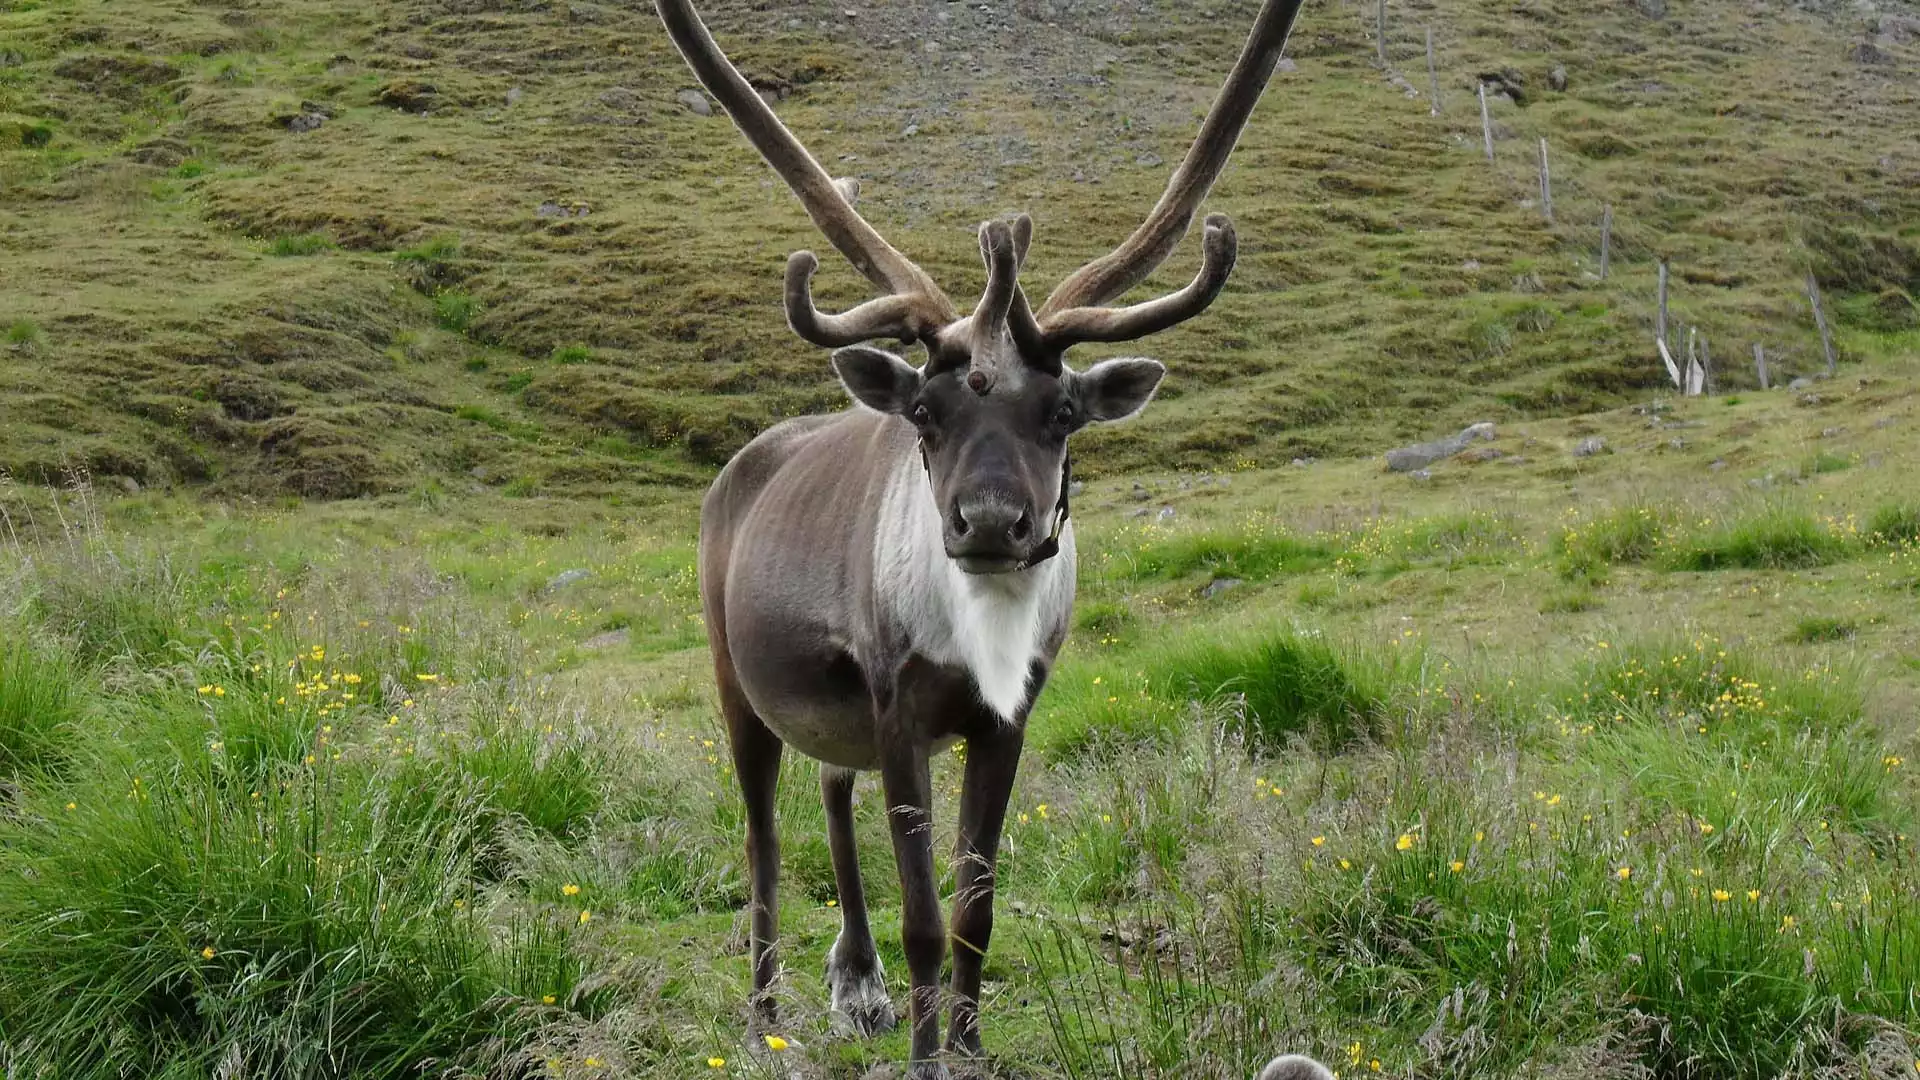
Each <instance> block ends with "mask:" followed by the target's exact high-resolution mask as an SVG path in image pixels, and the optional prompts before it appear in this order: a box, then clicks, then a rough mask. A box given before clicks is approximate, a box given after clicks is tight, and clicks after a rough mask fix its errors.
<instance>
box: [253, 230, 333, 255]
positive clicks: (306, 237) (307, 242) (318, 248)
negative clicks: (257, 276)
mask: <svg viewBox="0 0 1920 1080" xmlns="http://www.w3.org/2000/svg"><path fill="white" fill-rule="evenodd" d="M338 247H339V245H338V244H335V243H334V242H333V239H332V238H331V237H329V236H327V235H326V234H325V233H299V234H297V235H293V236H276V237H274V238H273V240H272V242H271V243H269V244H268V245H267V253H268V254H270V255H274V256H276V257H279V258H291V257H298V256H302V255H318V254H320V253H321V252H325V251H334V250H337V249H338Z"/></svg>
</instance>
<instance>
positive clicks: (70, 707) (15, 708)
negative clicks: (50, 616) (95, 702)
mask: <svg viewBox="0 0 1920 1080" xmlns="http://www.w3.org/2000/svg"><path fill="white" fill-rule="evenodd" d="M82 700H83V691H82V674H81V671H80V669H79V666H78V665H77V664H76V663H75V662H74V660H73V658H72V657H71V656H69V655H67V653H66V652H65V651H64V650H62V649H60V648H57V647H52V646H44V645H40V644H38V643H35V642H34V641H32V640H30V639H29V638H28V637H27V636H26V634H24V633H22V632H20V631H17V630H10V629H7V628H5V627H0V776H9V775H11V776H16V777H17V776H19V775H20V774H22V773H27V772H34V771H40V770H45V769H48V768H50V767H52V766H55V765H56V764H57V763H58V762H59V761H60V760H61V759H62V758H63V757H64V756H65V754H66V751H67V748H68V745H69V743H70V742H71V740H73V739H74V738H75V737H77V734H78V733H77V732H76V730H75V725H76V723H77V722H78V721H79V719H80V714H81V703H82Z"/></svg>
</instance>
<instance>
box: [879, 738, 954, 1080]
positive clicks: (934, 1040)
mask: <svg viewBox="0 0 1920 1080" xmlns="http://www.w3.org/2000/svg"><path fill="white" fill-rule="evenodd" d="M878 719H879V722H880V732H881V740H882V744H883V745H882V747H881V761H880V782H881V786H882V787H883V788H884V789H885V791H886V796H887V820H888V822H889V823H890V825H891V826H892V829H893V858H894V862H895V864H896V865H897V866H898V867H899V870H900V943H901V945H902V947H903V948H904V950H905V952H906V954H907V972H908V976H909V978H910V981H911V983H912V989H911V990H910V991H909V992H908V995H907V1015H908V1017H909V1018H910V1023H911V1024H912V1031H913V1055H912V1058H911V1059H910V1063H909V1065H908V1067H907V1076H908V1077H909V1080H946V1076H947V1068H946V1066H945V1065H942V1064H941V1063H940V1062H939V1060H938V1059H937V1057H936V1054H937V1052H938V1050H939V1046H940V961H941V958H942V957H943V956H944V955H945V953H946V931H945V928H944V927H943V926H942V925H941V918H940V893H939V891H938V888H937V886H936V885H935V883H934V879H933V784H932V781H931V779H930V778H929V776H928V769H927V754H928V747H927V744H926V743H925V742H924V741H923V740H922V739H920V738H919V737H918V733H917V732H916V731H915V730H914V728H915V725H914V724H913V723H912V721H911V719H909V718H906V717H902V716H900V715H899V703H898V701H895V702H890V703H888V705H887V706H886V707H883V708H882V709H881V715H880V716H879V718H878Z"/></svg>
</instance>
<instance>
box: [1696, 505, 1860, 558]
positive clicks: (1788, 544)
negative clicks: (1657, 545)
mask: <svg viewBox="0 0 1920 1080" xmlns="http://www.w3.org/2000/svg"><path fill="white" fill-rule="evenodd" d="M1851 547H1852V545H1851V543H1850V542H1849V540H1848V539H1847V538H1846V537H1845V536H1843V535H1842V534H1841V533H1840V532H1838V531H1836V530H1835V529H1834V528H1833V527H1832V526H1831V525H1830V524H1829V523H1827V522H1823V521H1821V520H1820V519H1819V518H1817V517H1815V516H1814V515H1813V514H1812V513H1811V512H1809V511H1806V510H1802V509H1799V508H1797V507H1794V506H1790V505H1786V504H1780V503H1775V504H1768V505H1766V506H1763V507H1761V508H1759V509H1757V510H1755V511H1753V512H1750V513H1743V514H1735V515H1732V516H1730V517H1727V518H1724V519H1721V520H1719V521H1716V522H1713V523H1711V524H1709V525H1707V526H1705V527H1703V528H1701V529H1699V530H1697V531H1694V532H1691V533H1690V534H1688V535H1687V536H1686V537H1685V538H1684V539H1681V540H1679V541H1676V542H1675V544H1674V545H1673V547H1672V549H1671V550H1670V551H1669V553H1668V555H1667V561H1668V563H1669V564H1670V565H1671V566H1672V567H1673V568H1674V569H1678V570H1727V569H1733V568H1741V569H1749V570H1754V569H1766V570H1786V569H1805V568H1808V567H1814V566H1825V565H1827V564H1828V563H1831V562H1834V561H1835V560H1838V559H1840V558H1843V557H1844V556H1845V555H1846V554H1847V553H1848V552H1849V550H1850V549H1851Z"/></svg>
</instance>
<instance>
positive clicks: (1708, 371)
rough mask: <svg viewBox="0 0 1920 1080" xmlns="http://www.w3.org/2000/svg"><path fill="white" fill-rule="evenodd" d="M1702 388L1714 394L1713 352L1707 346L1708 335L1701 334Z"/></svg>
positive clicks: (1703, 391) (1704, 391)
mask: <svg viewBox="0 0 1920 1080" xmlns="http://www.w3.org/2000/svg"><path fill="white" fill-rule="evenodd" d="M1700 389H1701V392H1702V393H1705V394H1712V393H1714V389H1713V353H1712V351H1711V350H1709V349H1708V348H1707V335H1705V334H1701V335H1700Z"/></svg>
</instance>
